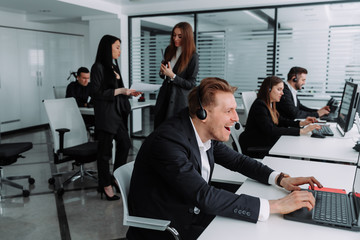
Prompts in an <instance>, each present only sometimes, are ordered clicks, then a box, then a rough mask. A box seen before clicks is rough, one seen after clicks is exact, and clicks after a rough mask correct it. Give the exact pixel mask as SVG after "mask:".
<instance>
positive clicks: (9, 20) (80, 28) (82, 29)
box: [0, 10, 93, 70]
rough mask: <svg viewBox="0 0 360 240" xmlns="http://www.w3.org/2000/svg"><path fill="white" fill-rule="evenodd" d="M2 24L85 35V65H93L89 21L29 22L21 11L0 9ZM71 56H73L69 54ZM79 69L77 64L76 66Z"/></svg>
mask: <svg viewBox="0 0 360 240" xmlns="http://www.w3.org/2000/svg"><path fill="white" fill-rule="evenodd" d="M0 26H1V27H12V28H22V29H29V30H38V31H49V32H58V33H65V34H79V35H84V39H85V46H84V49H85V51H84V63H83V66H87V67H89V66H91V65H90V64H92V62H93V61H89V59H90V55H89V52H88V51H87V49H89V26H88V24H87V22H84V24H75V23H51V24H44V23H36V22H29V21H27V20H26V15H25V14H21V13H14V12H8V11H4V10H0ZM69 57H71V56H69ZM75 68H76V70H77V66H75Z"/></svg>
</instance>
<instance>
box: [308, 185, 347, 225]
mask: <svg viewBox="0 0 360 240" xmlns="http://www.w3.org/2000/svg"><path fill="white" fill-rule="evenodd" d="M314 194H315V196H314V197H315V207H314V212H313V219H315V220H318V221H324V222H330V223H339V224H347V223H348V219H349V216H348V209H347V206H348V205H347V203H346V201H347V195H346V194H340V193H333V192H321V191H316V192H314Z"/></svg>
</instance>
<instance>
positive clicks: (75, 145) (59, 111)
mask: <svg viewBox="0 0 360 240" xmlns="http://www.w3.org/2000/svg"><path fill="white" fill-rule="evenodd" d="M43 102H44V106H45V110H46V113H47V116H48V119H49V124H50V129H51V133H52V137H53V141H54V162H55V164H60V163H64V162H68V161H73V163H72V165H73V168H74V166H78V167H79V168H80V169H79V170H78V171H76V172H75V173H74V174H73V175H72V176H71V177H70V178H68V179H67V180H65V181H64V182H63V183H61V186H60V188H58V189H57V191H56V192H57V195H58V196H62V195H63V194H64V192H65V191H64V186H65V185H67V184H69V183H71V182H74V181H76V180H78V179H81V180H82V179H84V178H88V179H90V180H92V181H95V182H97V178H96V177H95V176H94V174H96V172H95V171H91V170H85V168H84V164H85V163H89V162H93V161H96V156H97V142H90V141H89V139H88V135H87V131H86V128H85V124H84V121H83V119H82V117H81V114H80V110H79V108H78V106H77V104H76V102H75V99H74V98H62V99H48V100H43ZM71 172H72V171H70V172H59V173H55V174H53V175H52V177H51V178H50V179H49V184H55V177H59V176H62V175H64V174H68V173H71Z"/></svg>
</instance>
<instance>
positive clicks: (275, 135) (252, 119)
mask: <svg viewBox="0 0 360 240" xmlns="http://www.w3.org/2000/svg"><path fill="white" fill-rule="evenodd" d="M283 89H284V82H283V81H282V80H281V79H280V78H278V77H276V76H272V77H267V78H265V80H264V81H263V83H262V84H261V87H260V89H259V92H258V95H257V99H256V100H255V101H254V103H253V104H252V105H251V108H250V111H249V116H248V119H247V121H246V127H245V131H244V132H242V133H241V135H240V137H239V142H240V145H241V150H242V152H243V154H245V155H249V156H251V157H260V158H262V157H264V156H263V155H266V154H267V153H262V154H259V153H252V152H249V149H248V148H249V147H257V148H264V149H267V150H270V148H271V147H272V146H273V145H274V144H275V143H276V141H277V140H278V139H279V138H280V136H281V135H292V136H299V135H300V134H307V133H308V132H310V131H312V130H314V129H320V126H319V125H309V126H308V127H306V128H301V127H303V126H306V125H308V124H310V123H313V122H315V118H314V117H308V118H306V120H304V121H294V120H290V119H286V118H283V117H282V116H280V115H279V113H278V111H277V110H276V103H277V102H279V101H280V99H281V96H282V95H284V93H283Z"/></svg>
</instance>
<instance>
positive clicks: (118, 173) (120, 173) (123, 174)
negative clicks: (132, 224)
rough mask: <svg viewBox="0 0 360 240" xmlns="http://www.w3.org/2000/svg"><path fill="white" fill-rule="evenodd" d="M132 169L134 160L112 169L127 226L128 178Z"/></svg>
mask: <svg viewBox="0 0 360 240" xmlns="http://www.w3.org/2000/svg"><path fill="white" fill-rule="evenodd" d="M133 169H134V161H132V162H129V163H127V164H125V165H123V166H121V167H119V168H117V169H116V170H115V171H114V177H115V179H116V181H117V182H118V184H119V188H120V192H121V198H122V200H123V207H124V225H125V226H128V224H127V223H126V222H127V218H128V217H129V210H128V201H127V200H128V198H127V197H128V194H129V189H130V180H131V175H132V172H133Z"/></svg>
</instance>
